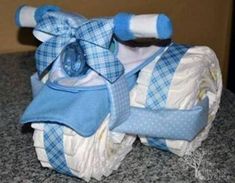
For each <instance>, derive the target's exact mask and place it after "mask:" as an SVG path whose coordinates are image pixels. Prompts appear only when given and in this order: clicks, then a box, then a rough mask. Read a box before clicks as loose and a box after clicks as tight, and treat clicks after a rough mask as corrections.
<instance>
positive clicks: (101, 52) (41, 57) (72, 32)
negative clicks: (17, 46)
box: [35, 16, 124, 83]
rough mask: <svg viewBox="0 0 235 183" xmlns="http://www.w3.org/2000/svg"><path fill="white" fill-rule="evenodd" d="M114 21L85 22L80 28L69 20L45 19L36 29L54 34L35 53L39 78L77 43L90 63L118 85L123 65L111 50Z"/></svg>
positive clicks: (98, 71) (93, 20)
mask: <svg viewBox="0 0 235 183" xmlns="http://www.w3.org/2000/svg"><path fill="white" fill-rule="evenodd" d="M113 27H114V25H113V19H92V20H89V21H88V20H84V21H83V22H80V23H79V24H78V25H77V24H76V22H75V21H67V19H66V17H65V18H64V19H63V18H60V19H58V18H56V17H52V16H45V17H43V18H42V19H40V21H39V22H38V24H37V26H36V27H35V30H37V31H41V32H45V33H49V34H51V35H53V37H52V38H51V39H49V40H48V41H45V42H44V43H42V44H41V45H40V46H39V47H38V49H37V50H36V55H35V57H36V67H37V70H38V73H39V75H41V74H42V73H43V72H44V70H45V69H47V68H48V66H49V65H51V64H52V63H53V62H54V61H55V59H56V58H57V57H58V56H59V55H60V53H61V51H62V50H63V48H64V47H66V46H67V45H68V44H69V43H71V42H73V41H74V40H76V41H77V42H78V43H79V44H80V46H81V47H82V49H83V53H84V57H85V60H86V62H87V64H88V65H89V66H90V67H91V68H92V69H93V70H95V71H96V72H97V73H99V74H100V75H101V76H102V77H104V78H105V79H106V80H108V81H109V82H111V83H113V82H115V81H116V80H117V79H118V78H119V77H120V76H121V75H122V74H123V73H124V66H123V65H122V63H121V62H120V61H119V60H118V59H117V58H116V57H115V56H114V55H113V53H112V52H111V51H110V50H109V45H110V42H111V39H112V36H113Z"/></svg>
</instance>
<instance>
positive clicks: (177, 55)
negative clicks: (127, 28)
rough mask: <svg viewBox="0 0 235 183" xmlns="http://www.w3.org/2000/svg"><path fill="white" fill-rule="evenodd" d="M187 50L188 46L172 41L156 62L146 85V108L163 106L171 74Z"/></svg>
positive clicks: (154, 108)
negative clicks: (147, 85)
mask: <svg viewBox="0 0 235 183" xmlns="http://www.w3.org/2000/svg"><path fill="white" fill-rule="evenodd" d="M187 50H188V46H185V45H181V44H176V43H172V44H171V45H170V46H169V48H168V49H167V50H166V52H165V53H164V54H163V55H162V57H161V58H160V60H159V61H158V62H157V63H156V65H155V68H154V70H153V73H152V77H151V81H150V84H149V87H148V93H147V99H146V105H145V106H146V107H147V108H150V109H153V110H156V109H159V108H161V107H165V105H166V101H167V95H168V91H169V87H170V84H171V81H172V78H173V75H174V73H175V71H176V68H177V66H178V64H179V62H180V60H181V58H182V57H183V55H184V54H185V52H186V51H187Z"/></svg>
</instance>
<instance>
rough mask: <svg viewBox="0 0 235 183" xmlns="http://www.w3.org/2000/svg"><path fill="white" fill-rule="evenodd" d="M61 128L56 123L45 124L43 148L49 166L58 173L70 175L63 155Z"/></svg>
mask: <svg viewBox="0 0 235 183" xmlns="http://www.w3.org/2000/svg"><path fill="white" fill-rule="evenodd" d="M63 128H64V127H63V126H62V125H59V124H56V123H45V124H44V147H45V150H46V154H47V158H48V160H49V163H50V165H51V166H52V167H53V168H54V169H55V170H56V171H58V172H60V173H64V174H67V175H72V173H71V171H70V169H69V167H68V166H67V163H66V159H65V155H64V144H63Z"/></svg>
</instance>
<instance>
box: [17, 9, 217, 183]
mask: <svg viewBox="0 0 235 183" xmlns="http://www.w3.org/2000/svg"><path fill="white" fill-rule="evenodd" d="M28 15H30V16H29V17H28ZM16 21H17V23H18V25H19V26H24V27H35V28H34V31H33V34H34V36H35V37H36V38H38V39H39V40H40V41H42V44H41V45H40V46H39V47H38V49H37V51H36V56H35V58H36V67H37V72H38V75H36V74H34V75H33V76H32V77H31V83H32V91H33V96H34V99H33V101H32V102H31V104H30V105H29V106H28V107H27V109H26V111H25V113H24V114H23V116H22V118H21V122H22V123H29V122H32V128H34V135H33V140H34V146H35V149H36V153H37V157H38V159H39V161H40V163H41V165H42V166H43V167H48V168H52V169H55V170H56V171H58V172H60V173H63V174H67V175H70V176H76V177H79V178H82V179H84V180H86V181H89V180H90V179H91V178H95V179H97V180H101V178H102V176H108V175H110V174H111V173H112V171H113V170H116V169H117V168H118V167H119V165H120V163H121V161H122V160H123V159H124V158H125V156H126V155H127V154H128V153H129V152H130V151H131V149H132V144H133V142H134V141H135V139H136V137H137V136H138V137H139V138H140V140H141V142H142V143H143V144H145V145H148V146H152V147H156V148H160V149H163V150H167V151H171V152H173V153H175V154H177V155H179V156H183V155H185V154H190V153H191V152H192V151H194V150H195V149H196V148H197V147H199V146H200V145H201V143H202V141H203V140H205V139H206V138H207V136H208V133H209V130H210V128H211V126H212V121H213V120H214V118H215V115H216V112H217V110H218V108H219V103H220V97H221V91H222V79H221V72H220V67H219V62H218V60H217V58H216V55H215V53H214V52H213V51H212V50H211V49H210V48H208V47H205V46H186V45H182V44H177V43H174V42H172V43H170V45H168V46H166V47H159V46H155V45H152V46H149V47H130V46H128V44H125V42H122V43H121V41H120V40H123V41H127V40H132V39H136V38H152V37H154V38H159V39H169V38H170V37H171V35H172V23H171V21H170V19H169V18H168V17H167V16H166V15H164V14H159V15H158V14H153V15H136V16H134V15H131V14H127V13H121V14H117V15H116V16H115V17H110V18H107V17H106V18H96V19H86V18H84V17H82V16H80V15H77V14H71V13H66V12H63V11H61V10H60V9H59V8H57V7H52V6H44V7H40V8H38V9H36V8H33V7H27V6H23V7H21V8H19V9H18V11H17V13H16ZM143 25H144V26H143ZM114 35H115V36H114ZM117 38H119V39H117ZM39 78H42V79H41V80H40V79H39Z"/></svg>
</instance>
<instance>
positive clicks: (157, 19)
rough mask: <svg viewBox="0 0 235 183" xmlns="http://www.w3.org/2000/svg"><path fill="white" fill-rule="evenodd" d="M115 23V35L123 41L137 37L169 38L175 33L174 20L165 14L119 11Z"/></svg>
mask: <svg viewBox="0 0 235 183" xmlns="http://www.w3.org/2000/svg"><path fill="white" fill-rule="evenodd" d="M114 24H115V29H114V33H115V35H116V36H117V37H118V38H119V39H121V40H123V41H128V40H133V39H136V38H158V39H169V38H171V36H172V33H173V27H172V22H171V20H170V18H169V17H168V16H166V15H165V14H146V15H133V14H128V13H119V14H117V15H116V16H114Z"/></svg>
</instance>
